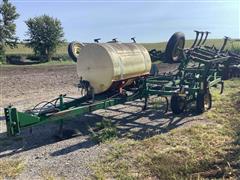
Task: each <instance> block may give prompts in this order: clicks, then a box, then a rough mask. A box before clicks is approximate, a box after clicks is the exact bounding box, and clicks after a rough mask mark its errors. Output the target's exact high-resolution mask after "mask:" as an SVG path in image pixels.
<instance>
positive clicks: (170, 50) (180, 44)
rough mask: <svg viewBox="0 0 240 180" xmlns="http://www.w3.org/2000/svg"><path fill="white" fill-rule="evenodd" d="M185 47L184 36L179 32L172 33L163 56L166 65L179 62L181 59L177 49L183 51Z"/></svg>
mask: <svg viewBox="0 0 240 180" xmlns="http://www.w3.org/2000/svg"><path fill="white" fill-rule="evenodd" d="M184 45H185V35H184V34H183V33H181V32H176V33H174V34H173V35H172V36H171V38H170V39H169V40H168V43H167V46H166V49H165V56H166V60H167V62H168V63H177V62H180V60H181V58H182V53H181V51H180V50H178V49H177V48H181V49H184Z"/></svg>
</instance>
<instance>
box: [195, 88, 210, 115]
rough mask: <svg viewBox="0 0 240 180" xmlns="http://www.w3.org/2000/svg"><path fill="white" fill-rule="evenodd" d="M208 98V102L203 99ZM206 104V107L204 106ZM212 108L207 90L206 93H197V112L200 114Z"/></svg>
mask: <svg viewBox="0 0 240 180" xmlns="http://www.w3.org/2000/svg"><path fill="white" fill-rule="evenodd" d="M205 98H206V99H207V100H208V104H207V105H206V104H205V100H206V99H205ZM206 106H207V107H206ZM211 108H212V95H211V93H210V92H209V91H208V92H207V93H202V92H200V93H198V94H197V99H196V111H197V113H199V114H201V113H203V112H204V111H207V110H209V109H211Z"/></svg>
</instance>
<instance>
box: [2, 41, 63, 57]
mask: <svg viewBox="0 0 240 180" xmlns="http://www.w3.org/2000/svg"><path fill="white" fill-rule="evenodd" d="M13 54H18V55H26V54H33V51H32V49H31V48H28V47H26V46H25V45H24V44H18V46H17V47H16V48H13V49H11V48H9V47H7V48H6V55H13ZM56 54H58V55H64V54H67V44H66V43H64V44H62V45H60V46H58V48H57V50H56Z"/></svg>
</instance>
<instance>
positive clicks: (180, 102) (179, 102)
mask: <svg viewBox="0 0 240 180" xmlns="http://www.w3.org/2000/svg"><path fill="white" fill-rule="evenodd" d="M185 107H186V98H185V97H183V96H179V95H178V94H173V95H172V97H171V109H172V112H173V113H174V114H181V113H182V112H183V111H184V109H185Z"/></svg>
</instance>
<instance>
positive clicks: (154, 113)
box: [0, 64, 204, 179]
mask: <svg viewBox="0 0 240 180" xmlns="http://www.w3.org/2000/svg"><path fill="white" fill-rule="evenodd" d="M176 67H177V64H175V65H169V64H161V65H160V72H167V71H172V70H174V69H176ZM75 68H76V67H75V66H74V65H57V66H52V67H51V66H23V67H22V66H10V67H1V72H0V73H1V76H0V77H1V79H0V80H1V82H0V84H1V101H0V103H1V104H0V107H1V112H3V108H4V107H6V106H7V105H9V104H12V105H14V106H15V107H17V108H18V109H19V110H26V109H28V108H30V107H33V106H34V105H35V104H37V103H39V102H40V101H44V100H51V99H53V98H55V97H57V96H58V95H59V94H68V95H69V96H74V97H77V96H79V95H80V93H79V91H78V89H77V87H76V84H77V83H78V77H77V75H76V69H75ZM142 106H143V103H142V101H140V100H138V101H135V102H128V103H126V104H124V105H118V106H114V107H111V108H108V109H106V110H98V111H95V112H93V113H91V114H87V115H85V116H84V117H77V118H76V119H73V120H71V121H67V122H65V124H64V129H65V131H64V132H65V133H66V135H68V134H71V133H72V132H73V131H74V132H75V133H76V132H77V136H76V137H74V138H70V139H66V140H62V141H59V139H58V138H57V137H56V134H57V133H58V127H59V125H58V124H57V123H52V124H45V125H41V126H36V127H33V129H32V130H33V132H32V133H30V131H29V129H25V130H23V131H22V133H21V135H20V136H18V137H17V138H7V137H6V128H5V121H4V117H3V114H2V115H1V121H0V138H1V139H0V160H9V159H20V160H22V161H23V163H24V167H25V168H24V170H23V172H22V173H21V174H20V175H18V176H17V179H41V178H46V176H47V177H48V176H54V177H65V178H67V179H85V178H86V177H88V176H90V175H91V170H90V168H89V167H90V165H91V164H92V163H94V162H95V161H96V160H97V159H98V157H99V156H100V155H102V154H103V153H104V152H105V150H106V149H108V148H109V146H110V145H109V144H100V145H99V144H96V143H95V142H93V141H92V140H91V138H90V132H89V127H94V125H95V123H96V122H97V121H100V120H101V119H102V117H107V118H109V119H111V120H112V121H113V122H114V123H115V124H116V125H117V130H118V133H119V136H120V137H129V138H134V139H144V138H146V137H150V136H153V135H155V134H159V133H164V132H168V131H170V130H171V129H173V128H177V127H181V126H183V125H184V126H186V125H189V124H192V123H203V122H204V120H203V119H201V117H198V116H195V117H191V116H192V113H191V112H186V113H185V114H183V115H181V116H174V115H173V114H172V113H171V112H169V113H167V114H163V111H161V110H156V109H148V110H146V111H142Z"/></svg>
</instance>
